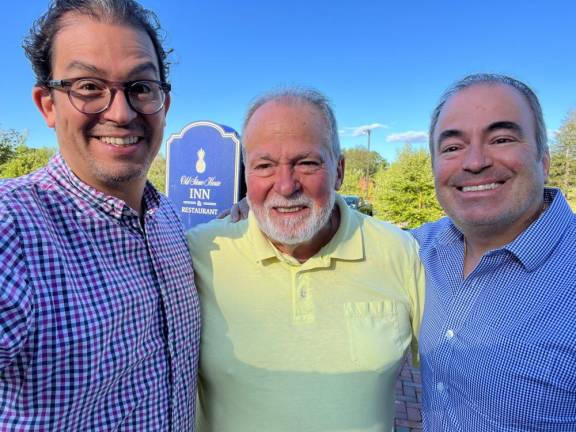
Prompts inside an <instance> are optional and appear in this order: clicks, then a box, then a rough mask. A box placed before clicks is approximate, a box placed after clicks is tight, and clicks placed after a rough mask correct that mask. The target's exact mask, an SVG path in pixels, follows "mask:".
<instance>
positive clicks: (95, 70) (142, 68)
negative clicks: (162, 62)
mask: <svg viewBox="0 0 576 432" xmlns="http://www.w3.org/2000/svg"><path fill="white" fill-rule="evenodd" d="M64 70H65V71H74V70H81V71H85V72H87V73H90V74H94V75H96V76H104V75H106V71H104V70H103V69H100V68H99V67H98V66H96V65H93V64H89V63H85V62H83V61H79V60H74V61H72V62H71V63H70V64H68V65H67V66H66V68H65V69H64ZM147 71H153V72H154V73H155V74H157V73H158V68H157V67H156V65H155V64H154V63H153V62H151V61H147V62H144V63H140V64H139V65H136V66H135V67H134V68H133V69H132V70H131V71H130V72H129V73H128V76H129V77H130V76H133V75H137V74H140V73H142V72H147Z"/></svg>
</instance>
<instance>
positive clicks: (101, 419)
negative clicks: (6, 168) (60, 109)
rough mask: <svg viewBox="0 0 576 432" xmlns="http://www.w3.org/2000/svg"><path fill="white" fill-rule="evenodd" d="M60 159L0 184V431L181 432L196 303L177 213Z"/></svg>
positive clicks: (189, 409) (188, 422) (189, 390)
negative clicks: (140, 204)
mask: <svg viewBox="0 0 576 432" xmlns="http://www.w3.org/2000/svg"><path fill="white" fill-rule="evenodd" d="M143 199H144V204H145V206H144V207H145V213H144V215H143V222H142V224H141V222H140V218H139V216H138V214H137V213H136V212H134V211H133V210H132V209H130V208H129V207H128V206H126V205H125V204H124V202H123V201H121V200H118V199H116V198H113V197H110V196H107V195H104V194H102V193H100V192H98V191H96V190H94V189H93V188H91V187H89V186H87V185H86V184H84V183H82V182H81V181H80V180H79V179H78V178H77V177H75V176H74V174H72V173H71V171H70V170H69V168H68V167H67V165H66V164H65V162H64V160H63V159H62V157H61V156H60V155H57V156H55V157H54V158H53V159H52V160H51V161H50V163H49V164H48V165H47V167H45V168H42V169H40V170H39V171H36V172H35V173H32V174H30V175H28V176H25V177H21V178H18V179H15V180H11V181H8V182H6V183H4V184H2V186H0V290H1V291H0V430H1V431H59V432H61V431H138V432H143V431H190V430H193V428H194V411H195V398H196V381H195V380H196V370H197V361H198V342H199V341H198V339H199V330H200V329H199V326H200V321H199V308H198V298H197V294H196V289H195V287H194V277H193V272H192V267H191V261H190V256H189V253H188V248H187V244H186V240H185V237H184V233H183V230H182V228H181V226H180V223H179V221H178V217H177V215H176V214H175V212H174V211H173V210H172V208H171V207H170V205H169V204H168V202H167V199H166V198H165V197H163V196H161V195H160V194H158V193H157V192H156V191H155V190H154V188H153V187H152V186H151V185H150V184H147V186H146V189H145V192H144V197H143Z"/></svg>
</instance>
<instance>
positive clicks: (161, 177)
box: [148, 153, 166, 193]
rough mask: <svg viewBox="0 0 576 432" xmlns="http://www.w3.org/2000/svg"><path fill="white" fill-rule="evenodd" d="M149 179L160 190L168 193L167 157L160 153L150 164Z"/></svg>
mask: <svg viewBox="0 0 576 432" xmlns="http://www.w3.org/2000/svg"><path fill="white" fill-rule="evenodd" d="M148 180H150V183H152V184H153V185H154V187H155V188H156V189H158V190H159V191H160V192H162V193H166V159H164V157H163V156H162V155H161V154H160V153H158V156H156V158H155V159H154V161H153V162H152V165H150V170H149V171H148Z"/></svg>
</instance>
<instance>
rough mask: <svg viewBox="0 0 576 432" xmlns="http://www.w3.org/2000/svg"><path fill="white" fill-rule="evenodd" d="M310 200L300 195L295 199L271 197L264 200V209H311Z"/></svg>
mask: <svg viewBox="0 0 576 432" xmlns="http://www.w3.org/2000/svg"><path fill="white" fill-rule="evenodd" d="M312 204H313V203H312V200H311V199H309V198H306V197H305V196H303V195H300V196H298V197H295V198H283V197H272V198H269V199H268V200H266V202H265V203H264V208H265V209H266V210H270V209H272V208H273V207H298V206H301V207H312Z"/></svg>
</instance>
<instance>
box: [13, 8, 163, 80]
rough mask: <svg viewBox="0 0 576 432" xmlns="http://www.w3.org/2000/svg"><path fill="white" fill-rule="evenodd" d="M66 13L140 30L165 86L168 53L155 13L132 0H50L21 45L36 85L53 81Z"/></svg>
mask: <svg viewBox="0 0 576 432" xmlns="http://www.w3.org/2000/svg"><path fill="white" fill-rule="evenodd" d="M69 12H70V13H76V14H79V15H85V16H88V17H90V18H92V19H95V20H99V21H104V22H110V23H119V24H126V25H130V26H132V27H134V28H136V29H139V30H143V31H144V32H145V33H146V34H147V35H148V36H149V37H150V39H151V40H152V44H153V45H154V50H155V51H156V55H157V57H158V65H159V67H160V71H159V72H160V80H161V81H163V82H166V79H167V77H168V71H169V65H170V64H169V62H168V54H170V52H171V50H166V49H164V47H163V46H162V42H163V40H164V36H163V32H162V29H161V27H160V22H159V20H158V17H157V16H156V14H154V12H152V11H150V10H147V9H144V8H143V7H142V6H141V5H140V4H139V3H137V2H136V1H134V0H53V1H52V3H51V4H50V6H49V8H48V10H47V11H46V13H44V15H42V16H41V17H40V18H39V19H38V20H37V21H36V22H35V23H34V25H33V26H32V28H31V29H30V33H29V34H28V36H27V37H26V39H25V40H24V43H23V44H22V46H23V48H24V51H25V52H26V56H27V57H28V59H29V60H30V62H31V63H32V68H33V69H34V73H35V74H36V85H39V86H42V85H44V83H45V82H46V81H47V80H50V79H52V78H53V77H52V61H51V60H52V52H53V48H54V47H53V45H54V38H55V37H56V34H57V33H58V32H59V31H60V30H61V29H62V17H63V16H64V15H65V14H67V13H69ZM118 43H122V41H119V42H118Z"/></svg>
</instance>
